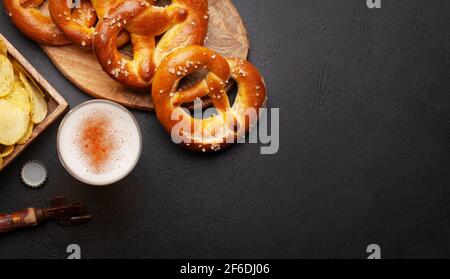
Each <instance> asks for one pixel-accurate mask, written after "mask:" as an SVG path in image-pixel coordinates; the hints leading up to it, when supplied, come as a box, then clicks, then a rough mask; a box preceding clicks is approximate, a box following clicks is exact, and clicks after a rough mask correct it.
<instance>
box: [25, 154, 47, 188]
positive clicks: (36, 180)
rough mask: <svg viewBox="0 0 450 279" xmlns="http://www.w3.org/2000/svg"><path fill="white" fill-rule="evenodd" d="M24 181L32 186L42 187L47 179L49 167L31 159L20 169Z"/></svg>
mask: <svg viewBox="0 0 450 279" xmlns="http://www.w3.org/2000/svg"><path fill="white" fill-rule="evenodd" d="M20 176H21V178H22V181H23V183H24V184H25V185H26V186H28V187H30V188H34V189H36V188H40V187H42V186H43V185H44V184H45V182H46V181H47V177H48V172H47V168H46V167H45V165H44V164H43V163H42V162H39V161H29V162H27V163H26V164H25V165H23V167H22V170H21V171H20Z"/></svg>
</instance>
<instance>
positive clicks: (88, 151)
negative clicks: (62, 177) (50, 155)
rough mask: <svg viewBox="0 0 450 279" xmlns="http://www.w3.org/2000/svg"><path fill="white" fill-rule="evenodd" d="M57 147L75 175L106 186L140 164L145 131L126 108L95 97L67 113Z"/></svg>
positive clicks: (64, 163)
mask: <svg viewBox="0 0 450 279" xmlns="http://www.w3.org/2000/svg"><path fill="white" fill-rule="evenodd" d="M57 147H58V155H59V159H60V161H61V163H62V165H63V166H64V168H65V169H66V170H67V171H68V172H69V173H70V174H71V175H72V176H73V177H75V178H76V179H77V180H79V181H81V182H83V183H85V184H88V185H94V186H105V185H111V184H114V183H116V182H118V181H120V180H122V179H123V178H125V177H126V176H128V175H129V174H130V173H131V171H132V170H133V169H134V168H135V167H136V165H137V163H138V161H139V158H140V156H141V153H142V133H141V130H140V128H139V125H138V123H137V121H136V119H135V118H134V116H133V115H132V114H131V113H130V112H129V111H128V110H127V109H126V108H124V107H123V106H121V105H119V104H117V103H114V102H110V101H106V100H93V101H89V102H86V103H83V104H81V105H79V106H77V107H76V108H74V109H73V110H71V111H70V112H69V113H68V114H67V115H66V116H65V117H64V119H63V120H62V122H61V125H60V127H59V130H58V136H57Z"/></svg>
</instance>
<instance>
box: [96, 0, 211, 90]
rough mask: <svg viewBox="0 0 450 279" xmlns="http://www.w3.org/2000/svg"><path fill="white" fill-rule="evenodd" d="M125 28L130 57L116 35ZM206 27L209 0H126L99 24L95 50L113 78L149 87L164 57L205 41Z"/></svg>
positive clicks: (133, 85)
mask: <svg viewBox="0 0 450 279" xmlns="http://www.w3.org/2000/svg"><path fill="white" fill-rule="evenodd" d="M123 30H126V31H128V32H129V33H130V36H131V43H132V45H133V52H134V53H133V57H132V58H131V59H130V58H128V57H127V56H125V55H124V54H122V53H121V52H120V51H119V50H118V46H117V42H116V41H117V36H118V35H119V34H120V32H121V31H123ZM207 30H208V0H173V1H172V3H171V4H170V5H168V6H166V7H158V6H155V5H151V4H149V3H147V2H145V1H142V0H127V1H124V2H122V3H120V4H118V5H117V6H116V7H114V8H113V9H112V10H110V12H109V14H108V15H107V16H106V17H105V18H104V19H103V21H101V22H100V23H99V24H98V25H97V27H96V32H95V34H94V52H95V54H96V56H97V60H98V61H99V63H100V64H101V66H102V68H103V70H104V71H105V72H106V73H107V74H108V75H109V76H111V77H112V78H113V79H115V80H117V81H118V82H120V83H122V84H124V85H126V86H128V87H133V88H148V87H150V85H151V83H152V79H153V76H154V73H155V71H156V68H157V66H158V65H159V63H160V62H161V61H162V60H163V58H164V57H166V56H167V55H168V54H169V53H170V52H172V51H173V50H175V49H177V48H182V47H184V46H187V45H193V44H198V45H200V44H203V43H204V40H205V37H206V33H207ZM161 35H162V37H161V38H160V40H159V41H158V43H156V39H155V38H156V37H158V36H161Z"/></svg>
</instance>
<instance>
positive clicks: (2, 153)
mask: <svg viewBox="0 0 450 279" xmlns="http://www.w3.org/2000/svg"><path fill="white" fill-rule="evenodd" d="M14 147H15V145H1V144H0V158H5V157H7V156H9V155H10V154H11V153H12V152H13V151H14Z"/></svg>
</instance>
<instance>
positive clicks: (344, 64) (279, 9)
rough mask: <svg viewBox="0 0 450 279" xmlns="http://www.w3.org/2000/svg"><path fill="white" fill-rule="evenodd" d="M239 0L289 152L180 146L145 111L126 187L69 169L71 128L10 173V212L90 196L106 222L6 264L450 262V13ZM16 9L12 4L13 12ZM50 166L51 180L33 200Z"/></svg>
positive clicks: (421, 5) (14, 244) (46, 139)
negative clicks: (63, 144) (34, 184)
mask: <svg viewBox="0 0 450 279" xmlns="http://www.w3.org/2000/svg"><path fill="white" fill-rule="evenodd" d="M382 3H383V7H382V8H381V9H379V10H370V9H368V8H367V6H366V1H365V0H340V1H334V0H327V1H325V0H308V1H306V0H304V1H294V0H280V1H260V0H237V1H235V4H236V6H237V7H238V9H239V11H240V12H241V15H242V17H243V18H244V20H245V22H246V24H247V27H248V31H249V35H250V38H251V43H252V49H251V55H250V60H251V61H252V62H253V63H254V64H255V65H256V66H257V67H259V68H260V70H261V71H262V73H263V74H264V76H265V79H266V82H267V84H268V87H269V94H270V95H269V98H270V99H269V106H270V107H276V108H280V113H281V119H280V131H281V135H280V141H281V147H280V151H279V153H278V154H276V155H272V156H264V155H260V154H259V150H260V146H259V145H237V146H234V147H233V148H231V149H229V150H227V151H225V152H221V153H220V154H216V155H203V154H194V153H191V152H189V151H185V150H183V149H181V148H180V147H177V146H176V145H174V144H172V143H171V141H170V138H169V137H168V135H167V134H165V133H164V131H163V130H162V128H161V127H160V125H159V124H158V122H157V121H156V118H155V117H154V115H153V114H151V113H148V112H139V111H133V113H134V115H135V116H136V118H137V119H138V121H139V123H140V126H141V128H142V130H143V134H144V144H145V145H144V151H143V155H142V159H141V161H140V163H139V165H138V166H137V168H136V170H135V171H134V172H133V173H132V175H130V176H129V177H128V178H127V179H126V180H124V181H122V182H120V183H118V184H117V185H114V186H110V187H106V188H95V187H90V186H85V185H82V184H81V183H79V182H77V181H76V180H75V179H73V178H72V177H71V176H70V175H69V174H68V173H67V172H66V171H65V170H64V169H63V167H62V166H61V165H60V163H59V160H58V158H57V153H56V131H57V128H58V123H57V124H55V125H54V126H52V127H51V128H50V129H49V130H48V131H47V132H46V133H45V134H44V135H43V136H42V137H40V138H39V139H38V140H37V141H36V142H35V143H34V144H33V145H32V146H31V147H30V148H29V149H28V150H27V151H26V152H25V153H24V154H23V155H22V156H21V157H20V158H19V159H18V160H17V161H16V162H15V163H13V164H12V165H11V166H10V167H8V168H7V169H6V170H5V171H3V172H2V173H1V174H0V211H2V212H8V211H12V210H14V209H19V208H23V207H27V206H33V205H45V204H46V202H47V200H48V199H49V198H51V197H52V196H55V195H60V194H63V195H66V196H67V197H69V198H70V199H80V200H83V201H84V202H86V203H87V204H88V205H89V209H90V211H91V213H92V214H93V216H94V219H93V220H92V222H90V223H89V224H87V225H85V226H82V227H78V228H63V227H58V226H56V225H55V224H53V223H47V224H45V225H43V226H41V227H39V228H34V229H31V230H25V231H20V232H16V233H13V234H9V235H5V236H1V237H0V257H1V258H17V257H18V258H23V257H26V258H29V257H30V258H65V257H66V256H67V254H66V252H65V250H66V246H67V245H68V244H71V243H77V244H79V245H80V246H81V248H82V256H83V257H84V258H98V257H102V258H109V257H113V258H117V257H126V258H134V257H139V258H143V257H145V258H185V257H190V258H210V257H211V258H299V257H300V258H303V257H308V258H311V257H313V258H329V257H332V258H334V257H337V258H365V257H367V253H366V251H365V250H366V247H367V245H369V244H371V243H376V244H379V245H380V246H381V249H382V257H385V258H391V257H395V258H397V257H408V258H411V257H449V256H450V218H449V217H450V203H449V199H450V187H449V186H450V185H449V182H450V171H449V167H450V164H449V163H450V97H449V88H450V82H449V77H450V73H449V67H450V39H449V29H450V19H449V17H448V14H449V12H450V2H449V1H447V0H439V1H420V0H414V1H409V0H408V1H407V0H382ZM2 10H3V7H2ZM0 31H1V33H3V34H4V35H5V36H6V37H7V38H8V39H9V40H10V41H11V42H12V43H14V44H15V46H16V47H17V48H18V49H19V50H20V51H21V52H22V53H23V54H24V56H25V57H26V58H27V59H29V61H30V62H31V63H32V64H33V65H34V66H35V67H36V68H37V69H38V70H39V71H40V72H41V73H42V74H43V75H44V76H45V77H46V78H47V79H48V81H49V82H50V83H51V84H52V85H53V86H54V87H55V88H56V89H57V90H58V91H59V92H60V93H61V94H62V95H63V96H64V97H65V98H66V99H67V100H68V102H69V103H70V105H71V106H72V107H74V106H76V105H78V104H80V103H82V102H84V101H86V100H89V97H87V96H86V95H84V94H83V93H81V92H80V91H79V90H77V89H76V88H75V87H74V86H72V85H71V84H70V83H69V82H68V81H67V80H65V79H64V78H63V77H62V76H61V75H60V74H59V73H58V71H57V70H56V69H55V67H54V66H53V65H52V64H51V62H50V61H49V59H47V58H46V56H45V55H44V54H43V52H42V51H41V49H40V48H39V47H38V46H37V45H36V44H35V43H33V42H31V41H29V40H28V39H26V38H25V37H23V36H22V35H21V34H20V33H19V31H17V29H16V28H15V27H13V25H12V24H11V23H10V21H9V19H8V17H7V16H6V15H5V14H4V13H1V15H0ZM30 159H37V160H41V161H43V162H45V163H46V164H47V165H48V166H49V170H50V179H49V181H48V183H47V184H46V186H45V187H44V188H43V189H41V190H38V191H32V190H29V189H27V188H26V187H24V186H23V185H22V184H21V182H20V180H19V175H18V170H19V168H20V166H21V165H22V164H23V163H24V162H26V161H27V160H30Z"/></svg>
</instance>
